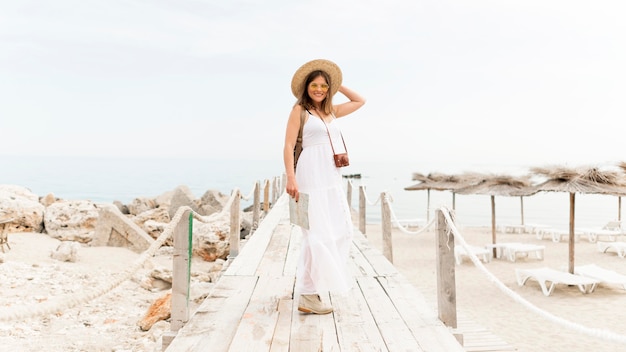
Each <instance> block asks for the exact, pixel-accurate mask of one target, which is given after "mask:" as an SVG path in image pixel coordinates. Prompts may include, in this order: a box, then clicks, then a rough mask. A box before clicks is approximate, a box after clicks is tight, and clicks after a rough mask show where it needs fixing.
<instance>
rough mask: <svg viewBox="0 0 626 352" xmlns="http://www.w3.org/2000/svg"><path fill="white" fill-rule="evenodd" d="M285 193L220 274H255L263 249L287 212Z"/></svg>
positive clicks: (263, 252)
mask: <svg viewBox="0 0 626 352" xmlns="http://www.w3.org/2000/svg"><path fill="white" fill-rule="evenodd" d="M287 197H289V195H287V194H286V193H285V194H284V195H283V196H281V197H280V198H279V199H278V201H276V204H275V205H274V207H272V209H271V210H270V212H269V213H268V214H267V215H266V216H265V218H264V219H263V221H262V222H261V224H260V225H259V228H258V229H257V230H256V231H255V232H254V234H253V235H252V236H250V239H249V240H248V241H247V243H246V244H245V245H244V246H243V249H242V250H241V253H240V254H239V255H238V256H237V257H236V258H235V259H234V260H233V261H232V262H231V263H230V264H228V268H227V269H226V271H225V272H224V273H223V274H222V275H223V276H227V275H249V276H252V275H254V274H255V272H256V270H257V268H258V266H259V263H260V262H261V259H263V255H264V254H265V249H266V248H267V245H268V244H269V241H270V239H271V237H272V234H273V233H274V229H275V228H276V226H277V225H278V223H279V222H280V220H281V219H282V218H283V216H284V214H285V213H286V212H288V208H287V206H288V202H287V200H288V198H287Z"/></svg>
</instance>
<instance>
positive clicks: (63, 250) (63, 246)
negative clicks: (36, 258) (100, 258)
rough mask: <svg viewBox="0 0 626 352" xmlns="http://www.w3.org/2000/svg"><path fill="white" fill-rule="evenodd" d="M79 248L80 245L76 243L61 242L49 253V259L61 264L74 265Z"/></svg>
mask: <svg viewBox="0 0 626 352" xmlns="http://www.w3.org/2000/svg"><path fill="white" fill-rule="evenodd" d="M80 248H81V247H80V244H78V243H77V242H72V241H63V242H61V243H60V244H59V246H58V247H57V248H56V249H55V250H54V251H52V253H50V257H51V258H52V259H55V260H58V261H61V262H72V263H75V262H76V261H77V260H78V252H79V250H80Z"/></svg>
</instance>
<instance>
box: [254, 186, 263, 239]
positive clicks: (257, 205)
mask: <svg viewBox="0 0 626 352" xmlns="http://www.w3.org/2000/svg"><path fill="white" fill-rule="evenodd" d="M260 218H261V184H260V182H259V181H256V183H255V184H254V203H253V205H252V230H256V229H257V228H258V227H259V219H260Z"/></svg>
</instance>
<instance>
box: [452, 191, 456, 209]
mask: <svg viewBox="0 0 626 352" xmlns="http://www.w3.org/2000/svg"><path fill="white" fill-rule="evenodd" d="M452 210H456V193H455V192H452Z"/></svg>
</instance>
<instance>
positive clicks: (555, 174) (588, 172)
mask: <svg viewBox="0 0 626 352" xmlns="http://www.w3.org/2000/svg"><path fill="white" fill-rule="evenodd" d="M530 171H531V172H532V173H534V174H536V175H539V176H543V177H545V178H546V179H547V180H546V181H545V182H543V183H541V184H539V185H537V186H536V188H537V190H538V191H552V192H568V193H569V201H570V202H569V203H570V209H569V262H568V271H569V272H570V273H572V274H573V273H574V243H575V241H574V240H575V236H574V233H575V225H574V213H575V212H574V210H575V206H576V193H591V194H611V195H616V196H622V195H626V182H624V179H623V177H622V176H621V175H620V173H619V172H617V171H601V170H599V169H598V168H597V167H590V168H578V169H573V168H566V167H558V166H556V167H552V168H543V167H535V168H532V169H531V170H530Z"/></svg>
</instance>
